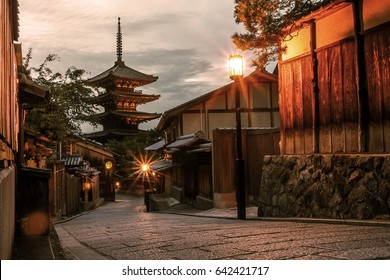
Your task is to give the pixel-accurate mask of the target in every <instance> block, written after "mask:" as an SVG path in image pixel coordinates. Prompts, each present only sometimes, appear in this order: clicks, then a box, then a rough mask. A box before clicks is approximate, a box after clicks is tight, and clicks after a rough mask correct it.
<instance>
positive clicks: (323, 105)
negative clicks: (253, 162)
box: [260, 0, 390, 218]
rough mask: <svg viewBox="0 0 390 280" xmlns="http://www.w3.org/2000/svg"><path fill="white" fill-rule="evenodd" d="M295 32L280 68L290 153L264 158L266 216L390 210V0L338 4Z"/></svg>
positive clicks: (284, 146)
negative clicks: (389, 195) (389, 182)
mask: <svg viewBox="0 0 390 280" xmlns="http://www.w3.org/2000/svg"><path fill="white" fill-rule="evenodd" d="M292 30H293V32H292V33H291V35H292V36H291V38H290V40H289V41H286V42H284V44H285V46H286V47H287V50H286V52H285V53H284V54H283V55H282V56H281V59H280V61H279V71H278V72H279V95H280V113H281V117H280V118H281V122H280V130H281V131H280V133H281V145H280V148H281V153H282V154H283V155H284V156H281V157H273V158H267V159H266V161H267V166H266V167H265V168H264V171H263V172H264V173H265V176H263V179H264V180H263V183H262V189H261V192H262V193H263V196H262V198H261V203H262V205H261V207H260V212H261V214H262V215H266V216H283V215H284V216H286V215H288V216H291V215H292V216H317V217H332V218H340V217H341V218H343V217H344V218H371V217H376V216H381V215H387V216H388V215H389V211H388V209H389V207H390V205H389V200H388V195H384V194H387V193H388V192H389V191H390V189H389V186H388V180H389V179H390V177H389V173H388V171H387V170H389V164H390V158H389V153H390V109H389V108H390V40H389V38H390V1H372V0H356V1H345V0H336V1H331V2H330V3H328V4H327V5H324V6H323V7H321V8H320V9H318V10H316V11H313V12H312V13H310V14H308V15H307V16H305V17H303V18H302V19H301V20H299V21H298V23H297V24H296V26H295V28H292ZM289 155H291V156H289ZM264 173H263V174H264ZM283 186H284V187H283ZM283 190H284V191H283ZM275 195H276V196H275Z"/></svg>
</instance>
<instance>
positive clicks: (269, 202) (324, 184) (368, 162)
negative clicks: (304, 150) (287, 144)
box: [258, 155, 390, 219]
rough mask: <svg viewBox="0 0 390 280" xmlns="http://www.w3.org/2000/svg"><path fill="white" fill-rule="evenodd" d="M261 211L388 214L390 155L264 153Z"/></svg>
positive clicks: (370, 216)
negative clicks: (283, 154) (266, 154)
mask: <svg viewBox="0 0 390 280" xmlns="http://www.w3.org/2000/svg"><path fill="white" fill-rule="evenodd" d="M259 200H260V201H259V211H258V214H259V216H260V217H313V218H314V217H315V218H336V219H375V218H377V219H390V155H389V156H386V155H285V156H266V157H265V158H264V166H263V176H262V181H261V188H260V199H259Z"/></svg>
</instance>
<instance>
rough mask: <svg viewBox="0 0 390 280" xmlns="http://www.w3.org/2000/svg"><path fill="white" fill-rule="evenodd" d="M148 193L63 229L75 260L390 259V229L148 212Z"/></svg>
mask: <svg viewBox="0 0 390 280" xmlns="http://www.w3.org/2000/svg"><path fill="white" fill-rule="evenodd" d="M142 204H143V198H142V197H132V196H128V195H124V194H118V195H117V201H116V202H111V203H107V204H106V205H104V206H102V207H100V208H98V209H95V210H93V211H90V212H86V213H85V214H84V215H81V216H79V217H76V218H74V219H71V220H69V221H66V222H64V223H59V224H57V225H56V226H55V228H56V231H57V233H58V236H59V238H60V240H61V243H62V245H63V247H64V250H65V252H66V257H67V258H68V259H121V260H137V259H162V260H164V259H165V260H167V259H179V260H192V259H201V260H209V259H224V260H228V259H246V260H255V259H270V260H279V259H299V260H329V259H332V260H339V259H352V260H357V259H390V227H385V226H366V225H361V226H359V225H345V224H324V223H303V222H288V221H262V220H255V219H251V220H246V221H242V220H235V219H226V218H215V217H213V218H212V217H199V216H197V215H179V214H180V213H178V214H172V213H171V214H167V213H157V212H145V211H144V206H143V205H142Z"/></svg>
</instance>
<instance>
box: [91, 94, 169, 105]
mask: <svg viewBox="0 0 390 280" xmlns="http://www.w3.org/2000/svg"><path fill="white" fill-rule="evenodd" d="M111 95H112V96H114V97H117V98H124V99H142V100H143V101H144V102H143V103H147V102H151V101H154V100H157V99H159V98H160V97H161V95H160V94H137V93H132V92H130V93H117V92H111V93H104V94H101V95H98V96H95V97H91V98H89V101H90V102H94V103H98V102H104V101H106V100H109V99H110V96H111Z"/></svg>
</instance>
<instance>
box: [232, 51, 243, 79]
mask: <svg viewBox="0 0 390 280" xmlns="http://www.w3.org/2000/svg"><path fill="white" fill-rule="evenodd" d="M229 76H230V79H231V80H234V79H236V78H242V77H243V76H244V60H243V58H242V55H239V54H236V55H231V56H230V57H229Z"/></svg>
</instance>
